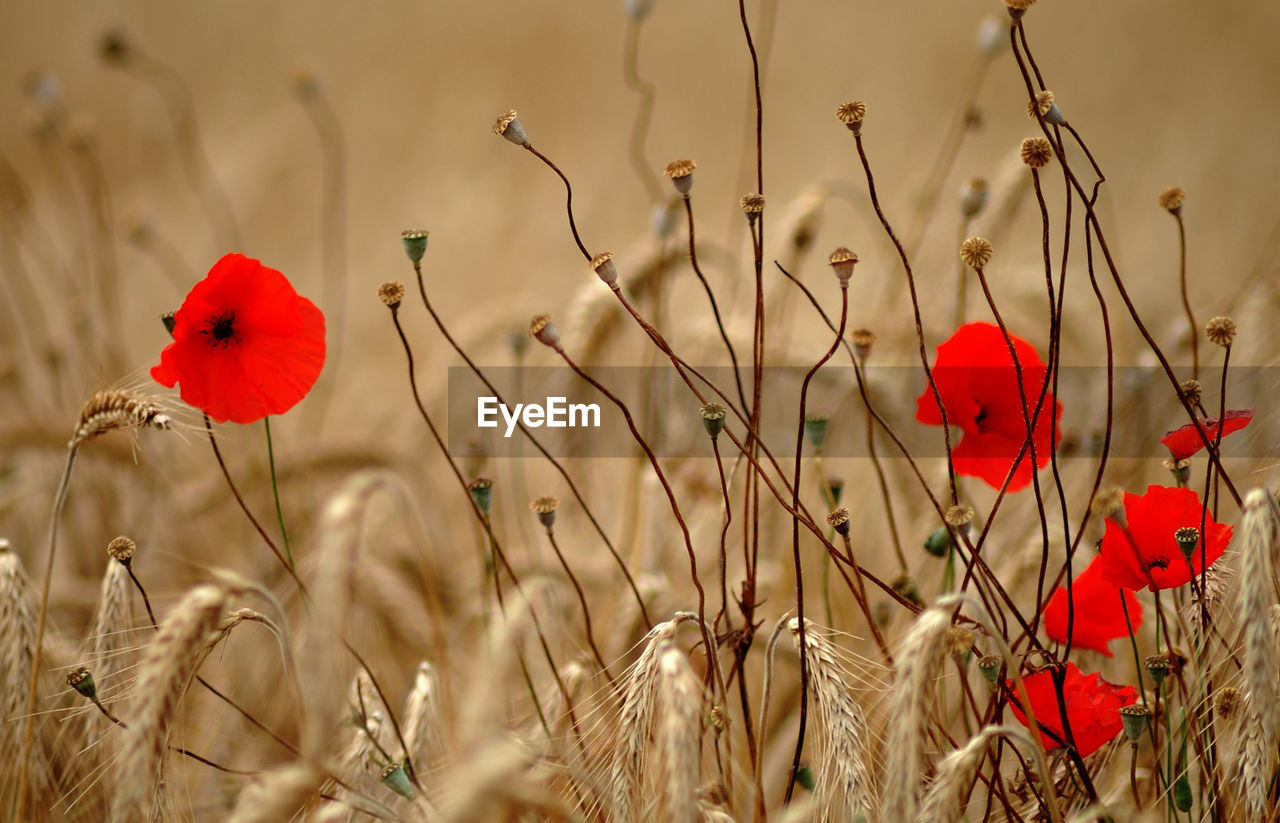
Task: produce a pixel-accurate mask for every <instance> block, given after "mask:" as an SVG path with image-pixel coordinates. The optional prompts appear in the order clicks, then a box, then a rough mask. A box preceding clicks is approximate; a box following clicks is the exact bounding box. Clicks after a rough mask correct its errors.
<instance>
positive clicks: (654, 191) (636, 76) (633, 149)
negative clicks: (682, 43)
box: [622, 19, 662, 203]
mask: <svg viewBox="0 0 1280 823" xmlns="http://www.w3.org/2000/svg"><path fill="white" fill-rule="evenodd" d="M640 25H641V24H640V22H639V21H637V20H634V19H630V20H628V21H627V34H626V40H625V42H624V44H623V48H622V79H623V81H624V82H625V83H626V84H627V88H629V89H631V90H632V91H634V92H635V93H636V94H637V95H639V96H640V104H639V106H638V107H637V108H636V117H635V119H634V120H633V121H631V135H630V138H629V139H628V143H627V157H628V159H629V160H630V161H631V168H632V170H634V171H635V173H636V177H638V178H639V179H640V183H641V185H643V186H644V190H645V193H646V194H648V195H649V200H650V202H653V203H660V202H661V201H662V189H661V187H660V186H659V184H658V177H657V175H655V174H654V173H653V169H651V168H649V163H648V162H647V161H646V160H645V158H644V143H645V137H646V136H647V135H648V134H649V122H650V120H651V119H652V116H653V98H654V96H655V88H654V85H653V83H651V82H649V81H648V80H645V79H644V78H642V77H641V76H640V66H639V64H640V59H639V52H640Z"/></svg>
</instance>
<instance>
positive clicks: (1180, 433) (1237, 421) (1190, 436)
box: [1160, 409, 1253, 460]
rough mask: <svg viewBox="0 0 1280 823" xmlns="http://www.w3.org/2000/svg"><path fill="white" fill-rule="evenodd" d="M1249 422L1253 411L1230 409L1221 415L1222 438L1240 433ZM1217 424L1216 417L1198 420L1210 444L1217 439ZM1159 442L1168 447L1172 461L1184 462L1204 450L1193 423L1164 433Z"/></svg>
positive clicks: (1202, 442)
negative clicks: (1233, 433) (1171, 454)
mask: <svg viewBox="0 0 1280 823" xmlns="http://www.w3.org/2000/svg"><path fill="white" fill-rule="evenodd" d="M1251 420H1253V409H1230V410H1229V411H1227V413H1226V414H1224V415H1222V420H1221V423H1222V436H1223V437H1226V436H1227V435H1228V434H1231V433H1232V432H1238V431H1240V430H1241V429H1243V428H1244V427H1245V426H1247V425H1249V422H1250V421H1251ZM1218 423H1219V420H1218V418H1216V417H1201V418H1200V425H1201V426H1204V433H1205V434H1206V435H1208V437H1209V442H1210V443H1212V442H1213V441H1214V440H1215V439H1216V438H1217V437H1218ZM1160 442H1161V443H1163V444H1165V445H1166V446H1168V447H1169V451H1170V452H1172V453H1173V459H1174V460H1186V459H1187V458H1188V457H1190V456H1191V455H1193V454H1195V453H1196V452H1198V451H1200V450H1201V449H1203V448H1204V441H1203V440H1201V439H1200V432H1198V431H1196V425H1195V424H1194V423H1188V424H1187V425H1185V426H1179V427H1178V428H1176V429H1174V430H1173V431H1171V432H1165V434H1164V437H1161V438H1160Z"/></svg>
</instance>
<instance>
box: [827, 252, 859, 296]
mask: <svg viewBox="0 0 1280 823" xmlns="http://www.w3.org/2000/svg"><path fill="white" fill-rule="evenodd" d="M827 263H828V264H830V266H831V270H832V271H834V272H835V273H836V277H838V278H839V279H840V286H841V288H844V287H845V286H847V285H848V284H849V278H851V277H853V267H854V266H856V265H857V264H858V255H856V254H854V253H853V252H851V251H849V250H848V249H846V248H845V247H844V246H841V247H840V248H838V249H836V250H835V251H833V252H831V256H830V257H828V258H827Z"/></svg>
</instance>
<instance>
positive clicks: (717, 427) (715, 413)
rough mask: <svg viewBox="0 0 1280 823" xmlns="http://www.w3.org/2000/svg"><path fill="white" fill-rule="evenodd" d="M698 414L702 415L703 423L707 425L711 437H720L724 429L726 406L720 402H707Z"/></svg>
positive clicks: (713, 438)
mask: <svg viewBox="0 0 1280 823" xmlns="http://www.w3.org/2000/svg"><path fill="white" fill-rule="evenodd" d="M698 414H699V415H701V416H702V425H703V426H705V427H706V429H707V434H709V435H711V439H712V440H715V439H716V438H717V437H719V436H720V432H722V431H724V406H721V405H720V404H719V403H707V404H706V405H704V406H703V407H702V408H701V409H699V410H698Z"/></svg>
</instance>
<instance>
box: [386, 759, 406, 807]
mask: <svg viewBox="0 0 1280 823" xmlns="http://www.w3.org/2000/svg"><path fill="white" fill-rule="evenodd" d="M379 776H380V777H381V779H382V783H383V785H385V786H386V787H387V788H388V789H390V790H391V791H393V792H395V793H396V794H398V795H400V796H401V797H403V798H405V799H407V800H412V799H413V784H412V783H410V782H409V775H407V774H405V772H404V766H401V765H400V764H399V763H392V764H391V765H389V766H387V767H386V768H385V769H383V770H382V774H381V775H379Z"/></svg>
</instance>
